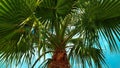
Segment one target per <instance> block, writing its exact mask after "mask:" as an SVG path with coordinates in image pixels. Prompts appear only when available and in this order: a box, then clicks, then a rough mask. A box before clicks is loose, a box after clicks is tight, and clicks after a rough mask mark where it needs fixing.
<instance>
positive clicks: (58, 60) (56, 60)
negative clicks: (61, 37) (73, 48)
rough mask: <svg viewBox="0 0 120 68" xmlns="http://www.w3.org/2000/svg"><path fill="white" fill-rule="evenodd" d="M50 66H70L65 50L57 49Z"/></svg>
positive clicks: (66, 67) (55, 67) (56, 67)
mask: <svg viewBox="0 0 120 68" xmlns="http://www.w3.org/2000/svg"><path fill="white" fill-rule="evenodd" d="M48 68H70V64H69V61H68V59H67V54H66V51H65V50H61V49H56V50H55V52H54V53H53V57H52V61H51V62H50V64H49V65H48Z"/></svg>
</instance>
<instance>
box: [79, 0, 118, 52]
mask: <svg viewBox="0 0 120 68" xmlns="http://www.w3.org/2000/svg"><path fill="white" fill-rule="evenodd" d="M79 8H80V10H79V11H80V12H81V17H80V18H81V20H80V22H81V23H82V26H81V27H82V28H81V29H82V31H83V37H84V38H85V39H84V41H86V42H85V44H88V43H93V42H92V41H91V40H93V41H94V43H96V44H98V47H99V48H101V46H100V45H99V44H100V42H99V37H102V35H103V36H104V38H106V41H107V43H108V44H109V47H110V50H111V51H119V48H118V45H119V44H117V41H116V40H115V39H117V40H118V41H120V37H119V35H120V30H119V28H120V13H119V12H120V9H119V8H120V1H119V0H105V1H103V0H79ZM99 33H101V35H99ZM88 45H89V44H88Z"/></svg>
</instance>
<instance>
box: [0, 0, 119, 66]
mask: <svg viewBox="0 0 120 68" xmlns="http://www.w3.org/2000/svg"><path fill="white" fill-rule="evenodd" d="M119 8H120V1H119V0H0V60H1V61H2V62H6V61H9V62H8V64H9V63H11V62H16V64H19V63H21V61H22V62H28V64H31V58H34V57H35V55H36V51H37V54H38V56H39V57H38V59H37V60H36V62H35V63H34V65H35V64H36V63H37V62H38V60H40V59H41V58H42V57H44V59H45V62H44V63H43V64H41V65H42V66H43V67H46V66H47V63H49V62H50V59H48V60H47V59H46V54H47V53H53V52H54V50H55V49H56V48H62V49H66V50H67V52H68V57H69V60H70V63H71V64H73V65H75V64H78V67H79V66H80V67H83V68H85V66H86V64H88V65H89V66H90V67H96V68H102V66H101V65H102V63H103V64H105V65H106V63H105V60H104V59H105V57H104V54H103V49H102V47H103V46H105V47H109V48H110V51H115V52H119V44H120V43H119V41H120V37H119V36H120V9H119ZM101 37H103V38H104V39H105V41H107V43H108V44H109V45H101V42H100V40H99V39H100V38H101ZM104 39H103V40H104ZM117 41H118V43H117ZM79 64H80V65H79ZM34 65H33V67H34Z"/></svg>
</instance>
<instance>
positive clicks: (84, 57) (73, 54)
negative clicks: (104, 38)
mask: <svg viewBox="0 0 120 68" xmlns="http://www.w3.org/2000/svg"><path fill="white" fill-rule="evenodd" d="M70 42H71V45H72V46H70V50H69V53H68V54H69V56H68V57H69V59H70V63H71V64H72V66H76V67H78V68H79V67H82V68H86V67H87V65H88V66H89V67H91V68H93V67H95V68H102V66H101V65H102V64H104V65H106V67H107V64H106V62H105V60H104V59H105V56H104V54H103V52H102V50H101V49H98V48H95V47H90V46H85V45H84V44H83V42H82V39H79V41H78V38H76V39H72V40H70Z"/></svg>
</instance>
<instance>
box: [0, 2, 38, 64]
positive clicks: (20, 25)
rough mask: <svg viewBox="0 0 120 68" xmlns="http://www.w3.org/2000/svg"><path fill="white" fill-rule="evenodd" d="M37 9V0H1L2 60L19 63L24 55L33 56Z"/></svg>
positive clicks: (0, 44) (27, 58)
mask: <svg viewBox="0 0 120 68" xmlns="http://www.w3.org/2000/svg"><path fill="white" fill-rule="evenodd" d="M35 9H36V0H34V1H33V0H27V1H25V0H20V1H15V0H1V1H0V53H1V55H0V58H1V59H0V60H5V61H8V60H10V61H9V62H12V61H16V62H17V63H19V62H21V59H22V58H23V57H24V58H25V60H29V58H32V54H33V53H34V48H33V41H34V40H33V39H32V38H33V37H34V35H33V34H32V28H33V25H34V24H35V23H34V22H35V19H34V18H33V17H32V15H33V13H34V10H35ZM3 62H4V61H3Z"/></svg>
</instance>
